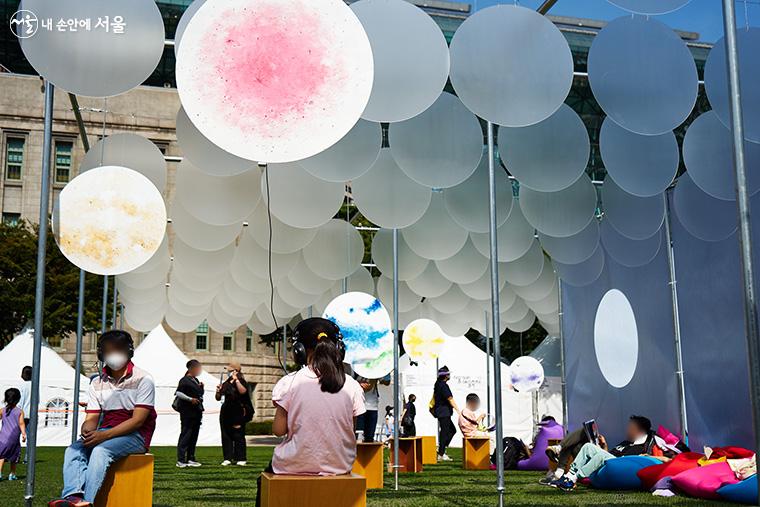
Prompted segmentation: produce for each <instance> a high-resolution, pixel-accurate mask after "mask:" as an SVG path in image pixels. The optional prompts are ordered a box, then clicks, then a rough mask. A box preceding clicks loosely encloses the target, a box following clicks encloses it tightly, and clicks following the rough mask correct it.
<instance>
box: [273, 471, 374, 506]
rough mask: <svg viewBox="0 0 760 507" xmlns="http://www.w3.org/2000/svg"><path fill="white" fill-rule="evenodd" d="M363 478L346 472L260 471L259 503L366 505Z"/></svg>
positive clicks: (365, 489) (364, 481)
mask: <svg viewBox="0 0 760 507" xmlns="http://www.w3.org/2000/svg"><path fill="white" fill-rule="evenodd" d="M366 505H367V480H366V479H365V478H364V477H362V476H360V475H356V474H347V475H331V476H318V475H278V474H273V473H268V472H264V473H262V474H261V506H262V507H328V506H329V507H366Z"/></svg>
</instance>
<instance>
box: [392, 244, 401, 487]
mask: <svg viewBox="0 0 760 507" xmlns="http://www.w3.org/2000/svg"><path fill="white" fill-rule="evenodd" d="M398 335H399V333H398V229H393V444H394V445H393V477H394V487H395V489H396V491H398V467H399V464H398V447H399V445H400V444H399V439H400V438H401V435H400V433H399V419H398V416H399V405H400V404H399V393H400V389H399V375H398V363H399V357H398V356H399V350H398Z"/></svg>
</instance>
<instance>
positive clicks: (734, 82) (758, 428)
mask: <svg viewBox="0 0 760 507" xmlns="http://www.w3.org/2000/svg"><path fill="white" fill-rule="evenodd" d="M723 30H724V32H725V36H726V62H727V63H728V88H729V90H728V91H729V93H728V98H729V105H730V108H729V111H730V118H731V137H732V141H733V158H734V171H735V176H736V203H737V206H738V211H739V250H740V251H741V262H742V263H741V266H742V270H741V272H742V282H743V284H744V325H745V332H746V334H747V352H748V354H747V355H748V359H749V378H750V390H751V398H752V420H753V424H754V430H755V450H760V333H758V322H757V302H756V301H755V270H754V266H753V258H752V221H751V218H750V204H749V191H748V190H747V175H746V171H745V165H744V120H743V118H742V107H741V86H740V81H739V53H738V49H737V42H736V12H735V11H734V2H733V0H723ZM758 505H760V499H758Z"/></svg>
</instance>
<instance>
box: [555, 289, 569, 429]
mask: <svg viewBox="0 0 760 507" xmlns="http://www.w3.org/2000/svg"><path fill="white" fill-rule="evenodd" d="M557 289H558V293H559V312H558V316H559V368H560V379H561V382H562V391H561V392H562V427H563V428H564V429H565V435H567V434H568V433H569V432H570V431H569V430H568V427H569V425H570V415H569V412H568V409H567V406H568V405H567V369H566V366H565V332H564V327H565V326H564V325H563V323H562V320H563V318H564V317H563V310H562V280H561V279H559V278H557Z"/></svg>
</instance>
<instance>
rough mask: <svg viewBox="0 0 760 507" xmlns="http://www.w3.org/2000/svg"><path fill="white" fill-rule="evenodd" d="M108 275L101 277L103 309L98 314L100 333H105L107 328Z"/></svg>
mask: <svg viewBox="0 0 760 507" xmlns="http://www.w3.org/2000/svg"><path fill="white" fill-rule="evenodd" d="M107 324H108V275H106V276H104V277H103V308H102V309H101V313H100V332H101V333H105V332H106V329H107V328H108V326H107Z"/></svg>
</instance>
